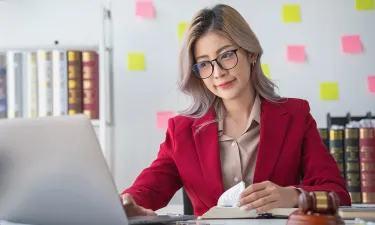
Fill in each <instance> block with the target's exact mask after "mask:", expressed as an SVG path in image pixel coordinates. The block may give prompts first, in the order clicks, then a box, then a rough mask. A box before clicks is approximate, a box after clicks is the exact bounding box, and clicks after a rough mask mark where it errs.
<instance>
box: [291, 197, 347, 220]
mask: <svg viewBox="0 0 375 225" xmlns="http://www.w3.org/2000/svg"><path fill="white" fill-rule="evenodd" d="M298 207H299V209H298V210H297V211H295V212H293V213H292V214H290V216H289V219H288V221H287V224H288V225H297V224H298V225H304V224H306V225H307V224H310V225H311V224H323V225H328V224H334V225H336V224H340V225H341V224H344V221H343V220H342V218H341V217H340V216H339V215H338V214H337V211H338V209H339V207H340V200H339V198H338V196H337V195H336V193H334V192H324V191H315V192H305V191H302V193H301V194H300V197H299V202H298Z"/></svg>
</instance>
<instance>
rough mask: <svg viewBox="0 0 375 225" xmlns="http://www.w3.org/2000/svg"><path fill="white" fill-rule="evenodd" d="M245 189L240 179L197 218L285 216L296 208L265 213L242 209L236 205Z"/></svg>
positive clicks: (277, 209)
mask: <svg viewBox="0 0 375 225" xmlns="http://www.w3.org/2000/svg"><path fill="white" fill-rule="evenodd" d="M244 190H245V183H244V182H243V181H242V182H240V183H238V184H237V185H235V186H233V187H231V188H230V189H228V190H227V191H225V192H224V193H223V194H222V195H221V196H220V198H219V200H218V202H217V205H216V206H214V207H212V208H211V209H210V210H208V211H207V212H206V213H205V214H203V215H202V216H200V217H198V219H202V220H204V219H240V218H241V219H244V218H261V217H264V216H266V217H267V218H287V217H288V216H289V215H290V214H291V213H292V212H294V211H296V210H297V208H276V209H272V210H270V211H268V212H266V213H257V212H255V210H250V211H242V210H241V209H240V207H238V206H237V203H238V201H239V200H240V194H241V192H242V191H244Z"/></svg>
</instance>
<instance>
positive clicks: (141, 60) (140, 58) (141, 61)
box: [128, 53, 146, 71]
mask: <svg viewBox="0 0 375 225" xmlns="http://www.w3.org/2000/svg"><path fill="white" fill-rule="evenodd" d="M145 69H146V63H145V55H144V54H143V53H129V54H128V70H130V71H136V70H145Z"/></svg>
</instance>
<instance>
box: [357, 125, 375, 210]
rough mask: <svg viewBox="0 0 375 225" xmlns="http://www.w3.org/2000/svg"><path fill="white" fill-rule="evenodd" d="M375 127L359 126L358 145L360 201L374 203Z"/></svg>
mask: <svg viewBox="0 0 375 225" xmlns="http://www.w3.org/2000/svg"><path fill="white" fill-rule="evenodd" d="M374 131H375V129H374V128H370V127H368V128H367V127H361V128H360V130H359V147H360V152H359V156H360V162H361V189H362V203H366V204H374V203H375V139H374V138H375V137H374V136H375V134H374Z"/></svg>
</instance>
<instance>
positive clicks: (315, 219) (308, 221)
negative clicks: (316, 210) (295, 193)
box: [286, 210, 345, 225]
mask: <svg viewBox="0 0 375 225" xmlns="http://www.w3.org/2000/svg"><path fill="white" fill-rule="evenodd" d="M286 224H287V225H318V224H319V225H344V224H345V223H344V221H343V220H342V218H341V217H340V216H339V215H337V214H335V215H330V214H313V213H307V214H305V213H303V212H302V211H301V210H296V211H294V212H293V213H291V214H290V215H289V219H288V221H287V223H286Z"/></svg>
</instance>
